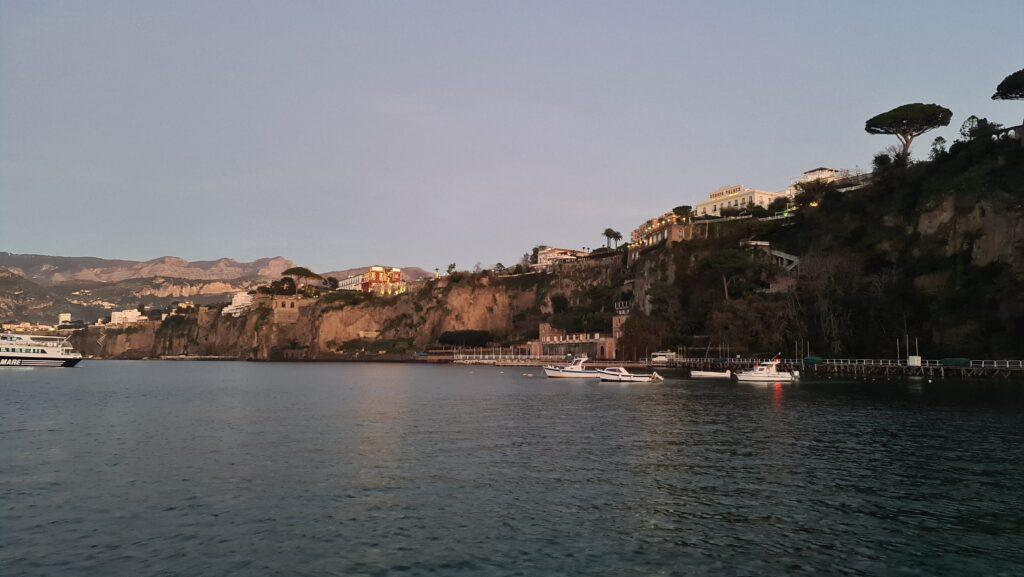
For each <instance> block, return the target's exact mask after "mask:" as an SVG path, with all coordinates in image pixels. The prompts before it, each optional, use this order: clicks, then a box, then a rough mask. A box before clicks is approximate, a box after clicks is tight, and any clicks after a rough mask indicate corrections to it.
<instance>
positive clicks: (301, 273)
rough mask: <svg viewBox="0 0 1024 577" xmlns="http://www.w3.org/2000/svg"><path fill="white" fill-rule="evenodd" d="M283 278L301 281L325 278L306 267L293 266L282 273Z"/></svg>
mask: <svg viewBox="0 0 1024 577" xmlns="http://www.w3.org/2000/svg"><path fill="white" fill-rule="evenodd" d="M281 276H293V277H295V278H300V279H313V280H323V278H324V277H322V276H320V275H318V274H316V273H315V272H313V271H311V270H309V269H308V268H306V267H304V266H293V267H292V268H290V269H288V270H286V271H284V272H282V273H281Z"/></svg>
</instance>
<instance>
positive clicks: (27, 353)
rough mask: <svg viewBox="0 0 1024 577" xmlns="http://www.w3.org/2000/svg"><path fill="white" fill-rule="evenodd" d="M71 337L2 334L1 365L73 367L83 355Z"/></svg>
mask: <svg viewBox="0 0 1024 577" xmlns="http://www.w3.org/2000/svg"><path fill="white" fill-rule="evenodd" d="M69 338H70V337H48V336H42V335H16V334H10V333H4V334H0V367H73V366H75V365H77V364H78V363H79V362H80V361H81V360H82V355H81V353H78V352H76V351H75V349H74V347H72V346H71V344H70V343H68V339H69Z"/></svg>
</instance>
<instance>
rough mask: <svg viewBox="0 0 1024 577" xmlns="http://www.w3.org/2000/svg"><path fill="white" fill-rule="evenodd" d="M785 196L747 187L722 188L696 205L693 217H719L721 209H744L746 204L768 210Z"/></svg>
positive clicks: (737, 185) (736, 185)
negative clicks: (778, 199)
mask: <svg viewBox="0 0 1024 577" xmlns="http://www.w3.org/2000/svg"><path fill="white" fill-rule="evenodd" d="M781 196H786V194H785V193H782V192H768V191H767V190H757V189H755V188H750V187H747V186H741V185H739V184H734V185H732V186H723V187H722V188H719V189H718V190H716V191H714V192H712V193H711V194H709V195H708V199H707V200H705V201H704V202H702V203H700V204H698V205H697V207H696V208H695V209H694V211H693V215H694V216H709V215H710V216H719V214H720V213H721V211H722V209H723V208H744V207H746V206H747V205H748V204H754V205H757V206H761V207H764V208H768V205H769V204H771V202H772V201H773V200H775V199H776V198H779V197H781Z"/></svg>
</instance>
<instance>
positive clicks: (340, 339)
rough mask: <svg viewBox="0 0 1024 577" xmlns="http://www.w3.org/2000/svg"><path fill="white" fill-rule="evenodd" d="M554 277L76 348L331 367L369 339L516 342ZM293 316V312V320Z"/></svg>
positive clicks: (211, 318)
mask: <svg viewBox="0 0 1024 577" xmlns="http://www.w3.org/2000/svg"><path fill="white" fill-rule="evenodd" d="M550 282H551V277H550V275H543V274H541V275H529V278H523V279H515V278H512V279H501V278H492V277H488V276H486V275H483V276H478V275H462V276H461V277H457V278H455V279H451V280H449V279H443V280H441V281H434V282H430V283H424V284H423V285H422V286H421V287H420V288H419V289H418V290H416V291H415V292H412V293H407V294H404V295H399V296H397V297H390V298H372V299H368V300H366V301H364V302H360V303H357V304H347V303H345V302H331V300H330V299H321V300H319V301H313V300H311V299H306V301H308V302H299V306H298V307H297V308H296V309H291V308H287V309H286V310H285V312H286V313H288V314H275V304H277V303H279V302H280V301H283V300H286V299H289V298H290V297H277V298H275V299H273V300H271V301H270V302H269V303H263V306H260V307H257V308H255V309H253V310H252V311H250V312H248V313H247V314H244V315H242V316H240V317H237V318H236V317H232V316H228V315H222V314H220V313H219V311H217V310H216V309H206V308H203V309H200V311H199V313H198V314H190V315H178V316H172V317H169V318H168V319H166V320H164V321H163V322H147V323H140V324H137V325H131V326H128V327H90V328H89V329H88V330H84V331H80V332H78V333H76V334H75V336H74V337H73V339H72V341H73V343H74V344H75V346H76V348H77V349H79V350H80V351H81V352H82V353H83V354H85V355H87V356H94V357H97V358H112V359H141V358H158V357H161V356H182V355H189V356H195V355H214V356H228V357H236V358H239V359H254V360H274V359H310V360H315V359H330V358H334V357H336V356H338V349H339V347H340V346H341V345H342V344H344V343H346V342H350V341H356V340H359V339H361V338H362V337H363V336H364V335H367V334H377V335H379V338H381V339H408V340H411V341H413V344H414V346H415V347H417V348H423V347H427V346H429V345H430V344H431V343H433V342H435V341H436V339H437V337H438V336H439V335H440V334H441V333H443V332H445V331H455V330H464V329H476V330H487V331H490V332H491V333H493V334H494V335H496V336H499V337H518V336H521V334H520V333H521V332H522V331H528V330H529V327H530V326H532V327H534V328H535V327H536V322H537V320H538V319H539V316H540V315H541V314H542V313H541V311H542V309H548V310H550V302H549V300H548V296H547V290H548V286H549V284H550ZM292 311H295V312H292Z"/></svg>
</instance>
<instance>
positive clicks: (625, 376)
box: [600, 367, 665, 383]
mask: <svg viewBox="0 0 1024 577" xmlns="http://www.w3.org/2000/svg"><path fill="white" fill-rule="evenodd" d="M600 373H601V381H603V382H606V383H608V382H610V383H657V382H661V381H664V380H665V378H664V377H662V376H661V375H659V374H658V373H657V372H654V373H651V374H649V375H634V374H633V373H630V372H629V371H627V370H626V369H625V368H623V367H608V368H607V369H601V371H600Z"/></svg>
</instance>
